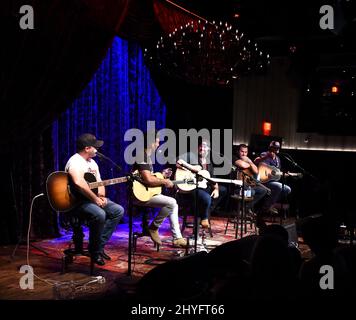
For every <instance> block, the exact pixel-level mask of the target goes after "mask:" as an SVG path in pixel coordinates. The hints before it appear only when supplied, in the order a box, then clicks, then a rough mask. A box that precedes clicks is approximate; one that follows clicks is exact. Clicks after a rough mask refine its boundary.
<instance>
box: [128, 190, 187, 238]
mask: <svg viewBox="0 0 356 320" xmlns="http://www.w3.org/2000/svg"><path fill="white" fill-rule="evenodd" d="M133 203H134V204H135V205H137V206H142V207H152V208H162V209H161V210H160V212H159V213H158V215H157V216H156V217H155V218H154V219H153V221H152V223H151V226H153V227H155V228H157V229H158V228H159V227H160V226H161V224H162V222H163V220H164V219H165V218H166V217H167V216H169V222H170V226H171V232H172V235H173V239H179V238H183V236H182V233H181V231H180V227H179V219H178V204H177V201H176V199H174V198H172V197H168V196H165V195H163V194H158V195H155V196H153V197H152V198H151V199H150V200H148V201H145V202H143V201H138V200H137V199H134V200H133Z"/></svg>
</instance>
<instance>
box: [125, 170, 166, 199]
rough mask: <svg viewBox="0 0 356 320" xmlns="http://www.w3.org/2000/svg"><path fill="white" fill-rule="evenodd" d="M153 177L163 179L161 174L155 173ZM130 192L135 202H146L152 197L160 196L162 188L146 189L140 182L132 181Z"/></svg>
mask: <svg viewBox="0 0 356 320" xmlns="http://www.w3.org/2000/svg"><path fill="white" fill-rule="evenodd" d="M134 175H135V172H134ZM153 175H154V176H155V177H157V178H159V179H164V177H163V174H162V173H160V172H156V173H154V174H153ZM132 192H133V195H134V196H135V198H136V199H137V200H139V201H142V202H146V201H148V200H150V199H151V198H152V197H153V196H155V195H157V194H161V193H162V187H161V186H160V187H147V186H145V185H144V184H143V183H142V182H140V181H137V180H134V181H133V185H132Z"/></svg>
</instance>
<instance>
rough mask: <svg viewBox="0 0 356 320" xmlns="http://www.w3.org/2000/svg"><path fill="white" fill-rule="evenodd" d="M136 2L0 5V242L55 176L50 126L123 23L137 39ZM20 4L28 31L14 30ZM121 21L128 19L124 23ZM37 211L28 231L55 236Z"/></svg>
mask: <svg viewBox="0 0 356 320" xmlns="http://www.w3.org/2000/svg"><path fill="white" fill-rule="evenodd" d="M140 2H141V1H139V0H132V1H129V0H47V1H40V0H28V1H26V2H25V3H24V2H23V1H20V0H5V1H2V3H1V10H0V36H1V41H2V44H1V47H0V50H1V51H0V63H1V65H0V106H1V110H2V114H1V117H0V137H1V139H0V153H1V166H2V168H3V169H4V180H3V182H4V183H3V184H1V193H2V194H3V195H4V197H5V198H4V205H3V210H2V212H1V213H0V214H1V216H0V243H9V242H14V241H16V239H17V237H18V236H19V230H20V229H21V228H20V225H21V226H22V224H23V222H24V221H27V220H28V219H27V218H28V216H27V214H28V211H29V207H30V202H31V199H32V198H33V196H35V195H36V194H38V193H40V192H42V191H43V190H44V188H43V186H44V178H45V177H46V175H47V174H48V173H49V172H50V171H52V170H53V169H54V160H53V153H52V140H51V134H49V132H51V128H50V126H51V123H52V121H53V120H54V119H55V118H56V117H57V116H58V114H60V113H61V112H63V111H65V110H66V108H67V107H68V106H69V105H70V103H71V102H72V101H73V99H74V98H75V97H76V96H78V94H79V93H80V92H81V91H82V90H83V89H84V88H85V86H86V84H87V83H88V82H89V81H90V79H91V77H92V76H93V73H94V72H95V70H97V68H98V66H99V65H100V62H101V61H102V59H103V58H104V57H105V54H106V52H107V50H108V48H109V47H110V45H111V43H112V40H113V37H114V35H115V34H116V33H117V32H118V31H119V30H120V28H121V26H122V25H123V23H125V28H126V29H127V30H129V29H130V28H131V29H132V30H133V33H135V34H136V35H137V34H138V32H137V30H136V26H135V25H134V24H133V23H132V21H134V20H135V19H133V18H134V17H135V13H134V12H133V13H132V12H130V8H132V7H136V8H137V7H139V4H140ZM145 2H147V1H145ZM148 3H151V6H150V5H149V4H147V3H146V4H145V6H144V7H145V11H143V13H144V14H145V13H146V14H147V15H148V16H150V15H151V16H152V11H153V8H152V2H150V1H148ZM24 4H26V5H31V6H32V7H33V9H34V30H22V29H21V28H20V26H19V21H20V18H21V16H22V15H21V14H20V13H19V10H20V7H21V6H22V5H24ZM129 12H130V14H128V13H129ZM136 12H138V11H136ZM144 14H143V15H144ZM127 16H130V17H131V20H130V21H127V22H125V18H126V17H127ZM146 21H147V26H146V27H147V29H146V30H149V29H150V26H149V23H148V19H147V20H146ZM140 28H142V26H140ZM127 36H128V37H129V36H130V34H129V33H127ZM46 130H47V131H46ZM42 201H44V200H42V199H40V200H39V201H37V202H36V203H35V207H36V206H41V203H42ZM44 202H45V201H44ZM41 208H42V207H41ZM43 208H44V209H43V210H44V211H46V212H47V209H46V208H45V207H43ZM41 210H42V209H41ZM36 212H38V214H39V215H40V216H41V217H45V218H44V220H43V223H42V222H41V223H39V224H38V226H37V227H36V226H35V227H34V232H35V233H36V234H37V235H39V236H41V237H45V236H47V235H51V234H52V235H55V234H56V230H55V225H54V224H53V223H52V222H53V220H54V219H55V217H54V216H52V215H48V216H45V214H41V213H40V212H39V211H38V210H37V211H36ZM36 214H37V213H35V208H34V215H36ZM36 228H39V229H37V230H36Z"/></svg>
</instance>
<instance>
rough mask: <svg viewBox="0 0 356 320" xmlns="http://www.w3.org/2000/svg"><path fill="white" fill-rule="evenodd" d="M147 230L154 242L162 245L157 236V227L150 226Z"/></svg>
mask: <svg viewBox="0 0 356 320" xmlns="http://www.w3.org/2000/svg"><path fill="white" fill-rule="evenodd" d="M148 232H149V234H150V237H151V239H152V241H153V242H154V243H156V244H158V245H162V241H161V238H160V237H159V234H158V229H157V228H154V227H152V226H150V227H149V228H148Z"/></svg>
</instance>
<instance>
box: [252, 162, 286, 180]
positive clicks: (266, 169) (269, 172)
mask: <svg viewBox="0 0 356 320" xmlns="http://www.w3.org/2000/svg"><path fill="white" fill-rule="evenodd" d="M281 176H282V172H281V170H279V169H278V168H277V167H274V166H270V165H268V164H266V163H263V162H261V163H260V164H259V165H258V177H257V180H259V181H260V182H262V183H266V182H269V181H278V180H279V179H280V178H281Z"/></svg>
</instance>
